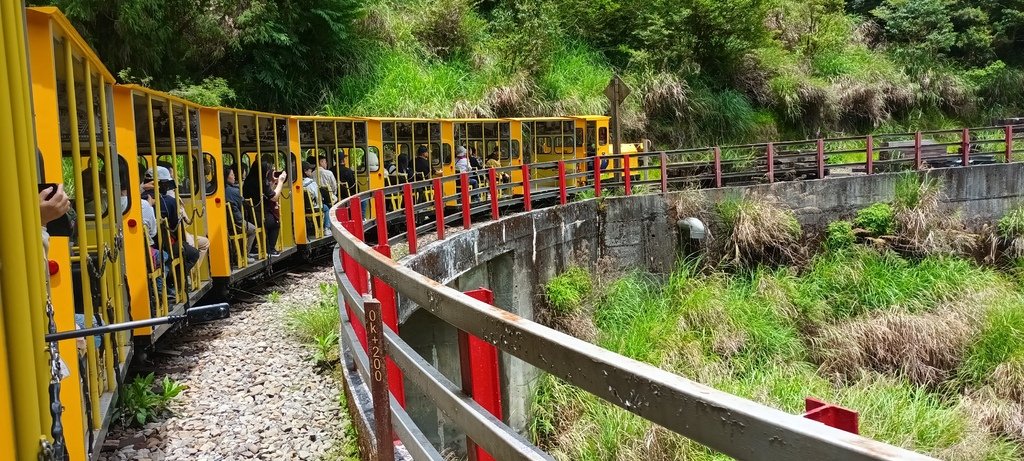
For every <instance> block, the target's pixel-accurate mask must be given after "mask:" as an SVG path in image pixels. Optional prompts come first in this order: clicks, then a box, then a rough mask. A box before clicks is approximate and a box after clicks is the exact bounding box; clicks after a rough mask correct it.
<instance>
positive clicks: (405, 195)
mask: <svg viewBox="0 0 1024 461" xmlns="http://www.w3.org/2000/svg"><path fill="white" fill-rule="evenodd" d="M402 204H404V205H405V240H406V241H407V242H409V254H411V255H412V254H416V210H415V209H414V206H415V204H413V203H412V184H409V183H405V184H402Z"/></svg>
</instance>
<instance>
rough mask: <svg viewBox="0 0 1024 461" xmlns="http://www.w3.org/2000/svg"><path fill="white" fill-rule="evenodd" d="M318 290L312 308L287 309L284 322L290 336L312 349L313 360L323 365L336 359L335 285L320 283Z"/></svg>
mask: <svg viewBox="0 0 1024 461" xmlns="http://www.w3.org/2000/svg"><path fill="white" fill-rule="evenodd" d="M318 291H319V293H318V295H317V299H316V302H315V303H314V304H313V305H311V306H303V307H292V308H289V309H288V311H287V312H286V313H285V319H286V325H287V326H288V329H289V330H290V331H291V332H292V334H294V335H295V336H296V337H298V338H299V340H301V341H302V342H304V343H306V344H307V345H308V346H310V347H311V348H312V349H313V357H312V358H313V361H314V362H316V363H317V364H318V365H321V366H326V365H330V364H331V363H334V362H336V361H337V360H338V350H337V349H338V347H337V346H338V327H339V325H340V324H341V313H340V312H339V311H338V286H337V285H335V284H333V283H321V284H320V286H319V288H318Z"/></svg>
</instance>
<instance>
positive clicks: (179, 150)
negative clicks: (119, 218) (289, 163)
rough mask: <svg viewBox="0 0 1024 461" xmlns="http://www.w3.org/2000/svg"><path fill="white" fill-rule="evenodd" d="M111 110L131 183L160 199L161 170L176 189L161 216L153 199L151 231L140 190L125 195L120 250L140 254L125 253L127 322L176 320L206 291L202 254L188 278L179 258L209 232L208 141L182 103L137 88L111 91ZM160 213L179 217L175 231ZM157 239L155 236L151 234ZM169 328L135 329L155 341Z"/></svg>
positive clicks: (212, 185)
mask: <svg viewBox="0 0 1024 461" xmlns="http://www.w3.org/2000/svg"><path fill="white" fill-rule="evenodd" d="M114 105H115V111H116V113H117V115H118V119H117V121H118V122H117V134H118V140H119V151H120V153H121V155H122V156H123V157H124V158H125V160H127V163H128V164H129V165H134V167H133V168H129V169H128V175H129V178H130V182H131V184H146V186H143V187H144V188H147V189H149V191H150V192H151V193H154V194H159V193H160V189H159V187H160V186H159V184H160V179H161V178H160V177H158V176H159V173H160V171H159V168H158V167H162V168H165V169H166V171H167V172H168V173H170V176H171V178H172V180H173V181H174V184H175V187H174V189H173V190H171V191H169V193H170V194H171V195H173V196H174V202H176V203H177V204H178V208H179V209H178V210H162V209H161V208H162V207H163V204H162V202H161V201H160V200H153V205H152V206H153V208H154V209H155V214H156V216H157V217H158V221H157V225H156V228H155V229H148V230H147V229H145V225H144V224H142V221H141V215H139V211H138V210H139V208H141V205H142V203H141V200H142V198H141V192H142V188H139V187H131V188H129V190H128V191H127V193H128V195H129V197H130V201H131V203H137V204H139V206H136V207H133V210H134V213H135V214H133V215H132V216H130V217H129V219H128V220H127V225H126V229H127V232H126V234H125V235H126V237H125V245H127V246H128V248H133V249H138V250H140V251H131V252H129V254H130V255H129V257H128V258H127V261H126V265H127V267H128V269H129V276H128V286H129V291H130V292H131V293H132V294H133V300H140V301H141V300H145V302H135V303H134V304H133V306H132V315H133V317H134V318H135V319H136V320H140V319H145V318H151V317H162V316H166V315H169V314H173V315H177V314H180V313H182V312H184V310H185V309H186V308H187V306H188V305H189V304H190V301H194V300H197V299H199V298H200V297H202V296H203V295H204V294H206V293H207V292H208V291H209V290H210V289H211V287H212V279H211V275H210V262H209V261H210V260H209V257H208V256H207V255H205V254H201V255H200V259H199V261H198V262H197V263H196V264H195V265H194V267H192V269H191V270H188V271H187V272H186V267H185V263H184V261H183V258H181V257H177V255H182V254H183V252H182V246H183V244H184V242H190V244H191V245H192V246H194V247H198V246H199V244H198V240H200V239H201V238H206V236H207V235H209V233H210V230H211V229H210V226H209V223H208V216H209V213H208V212H207V210H208V209H209V202H211V201H212V200H210V199H212V196H213V195H214V194H215V193H216V192H217V191H218V189H217V182H216V179H217V177H216V175H215V174H213V173H214V172H215V170H214V165H213V163H214V162H215V157H214V156H213V155H211V154H210V153H209V152H207V151H206V149H205V148H206V144H207V142H206V141H207V140H204V139H202V137H201V132H202V129H201V107H200V106H197V105H196V104H193V103H191V102H188V101H186V100H184V99H181V98H178V97H175V96H172V95H169V94H166V93H162V92H158V91H154V90H150V89H148V88H145V87H141V86H137V85H117V86H116V87H115V89H114ZM165 213H178V215H179V216H181V217H182V219H181V222H180V224H179V225H178V227H177V228H176V229H170V228H169V226H168V223H167V220H165V219H162V218H160V217H161V216H165ZM152 233H156V236H151V235H150V234H152ZM150 247H155V248H156V252H155V253H154V254H156V255H158V256H156V257H155V258H154V257H150V254H149V253H148V250H146V249H148V248H150ZM211 248H212V246H211ZM164 254H166V255H172V257H171V258H170V263H169V264H167V265H166V266H165V265H164V264H161V263H158V262H157V261H160V260H162V259H163V257H162V256H159V255H164ZM172 287H175V288H177V287H190V288H191V290H188V291H186V290H180V289H178V290H177V292H176V293H175V292H173V291H171V290H172ZM169 328H170V326H169V325H167V326H159V327H155V328H154V329H150V328H140V329H137V330H135V334H136V335H143V336H146V335H151V338H150V339H151V340H153V341H155V340H156V339H158V338H159V337H160V336H161V335H163V333H164V332H165V331H166V330H167V329H169Z"/></svg>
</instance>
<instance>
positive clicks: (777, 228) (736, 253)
mask: <svg viewBox="0 0 1024 461" xmlns="http://www.w3.org/2000/svg"><path fill="white" fill-rule="evenodd" d="M718 214H719V217H720V218H721V220H722V223H723V225H724V227H725V228H726V232H727V234H726V237H725V241H724V243H723V245H722V253H723V257H722V262H723V263H724V264H725V265H726V266H732V267H738V268H753V267H756V266H757V265H759V264H769V265H779V264H792V263H795V262H798V261H800V260H801V259H802V256H803V254H804V252H803V246H802V242H801V238H800V237H801V229H800V222H799V221H797V219H796V215H795V214H793V211H792V210H789V209H787V208H785V207H784V205H782V203H780V202H778V201H777V200H775V199H773V198H769V197H763V196H749V197H744V198H741V199H731V200H724V201H722V202H719V204H718Z"/></svg>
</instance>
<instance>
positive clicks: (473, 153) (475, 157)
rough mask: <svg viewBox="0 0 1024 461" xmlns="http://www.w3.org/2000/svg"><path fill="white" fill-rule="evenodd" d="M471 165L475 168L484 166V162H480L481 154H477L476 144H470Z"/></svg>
mask: <svg viewBox="0 0 1024 461" xmlns="http://www.w3.org/2000/svg"><path fill="white" fill-rule="evenodd" d="M469 166H470V168H472V169H474V170H479V169H482V168H483V167H484V166H483V163H481V162H480V156H479V155H477V152H476V146H469Z"/></svg>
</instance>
